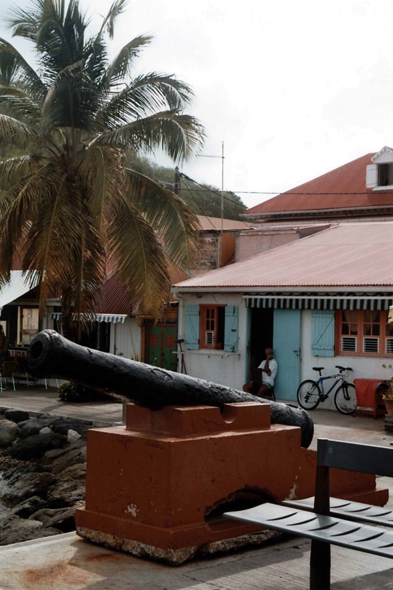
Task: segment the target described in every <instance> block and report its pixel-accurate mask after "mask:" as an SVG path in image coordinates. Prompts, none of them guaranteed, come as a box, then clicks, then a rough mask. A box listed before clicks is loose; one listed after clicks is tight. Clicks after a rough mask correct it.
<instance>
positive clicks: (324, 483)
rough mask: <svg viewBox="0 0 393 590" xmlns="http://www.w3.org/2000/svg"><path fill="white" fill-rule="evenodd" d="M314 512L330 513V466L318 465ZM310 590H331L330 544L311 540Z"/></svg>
mask: <svg viewBox="0 0 393 590" xmlns="http://www.w3.org/2000/svg"><path fill="white" fill-rule="evenodd" d="M314 512H316V513H317V514H324V515H326V516H328V515H329V512H330V498H329V467H325V466H321V465H317V475H316V482H315V502H314ZM310 590H330V544H329V543H322V542H321V541H311V559H310Z"/></svg>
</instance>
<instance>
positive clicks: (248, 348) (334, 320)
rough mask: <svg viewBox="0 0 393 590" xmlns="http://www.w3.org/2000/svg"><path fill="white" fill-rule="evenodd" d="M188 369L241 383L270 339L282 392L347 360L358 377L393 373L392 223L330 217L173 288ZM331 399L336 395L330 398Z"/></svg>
mask: <svg viewBox="0 0 393 590" xmlns="http://www.w3.org/2000/svg"><path fill="white" fill-rule="evenodd" d="M173 293H174V295H175V297H176V298H177V299H178V300H179V338H180V339H184V348H183V352H181V351H180V350H178V354H179V355H180V356H183V357H184V359H185V365H186V368H187V372H188V374H190V375H193V376H195V377H200V378H204V379H208V380H211V381H215V382H218V383H222V384H225V385H230V386H233V387H236V388H238V389H239V388H241V387H242V384H243V383H244V382H245V381H247V380H248V376H249V369H250V367H255V366H257V365H258V364H259V363H260V362H261V360H262V359H263V351H264V349H265V347H266V346H273V348H274V351H275V358H276V359H277V362H278V366H279V369H278V374H277V379H276V388H275V389H276V396H277V397H278V398H281V399H286V400H288V401H295V400H296V391H297V387H298V385H299V383H300V382H301V381H302V380H304V379H307V378H313V377H315V376H316V375H317V374H316V373H315V372H314V371H313V369H312V367H314V366H318V367H321V366H322V367H325V368H326V371H325V374H331V373H334V372H335V365H345V366H351V367H352V368H353V370H354V373H353V377H354V378H356V377H358V378H359V377H363V378H378V379H379V378H380V379H381V380H382V379H385V378H387V377H390V376H391V374H392V373H393V369H392V368H389V367H387V368H384V367H383V365H389V363H391V364H393V327H392V325H387V313H388V308H389V306H390V305H392V304H393V221H390V222H368V223H367V222H361V223H342V224H331V225H330V226H329V227H328V228H327V229H324V230H322V231H320V232H318V233H316V234H313V235H310V236H308V237H304V238H303V239H299V240H296V241H294V242H291V243H289V244H285V245H283V246H281V247H278V248H274V249H272V250H269V251H265V252H262V253H260V254H257V255H255V256H252V257H251V258H248V259H247V260H243V261H240V262H236V263H234V264H232V265H230V266H227V267H224V268H220V269H217V270H214V271H211V272H208V273H206V274H205V275H202V276H199V277H194V278H191V279H189V280H187V281H184V282H182V283H179V284H177V285H175V286H174V287H173ZM330 401H331V400H330Z"/></svg>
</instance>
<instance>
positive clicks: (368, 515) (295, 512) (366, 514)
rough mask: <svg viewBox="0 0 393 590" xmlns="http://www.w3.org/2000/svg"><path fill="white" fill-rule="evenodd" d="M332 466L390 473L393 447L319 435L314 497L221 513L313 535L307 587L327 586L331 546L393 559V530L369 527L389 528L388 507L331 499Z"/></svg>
mask: <svg viewBox="0 0 393 590" xmlns="http://www.w3.org/2000/svg"><path fill="white" fill-rule="evenodd" d="M330 467H334V468H337V469H347V470H350V471H359V472H362V473H373V474H377V475H385V476H390V477H393V449H390V448H384V447H376V446H372V445H363V444H356V443H348V442H341V441H335V440H328V439H319V440H318V454H317V474H316V485H315V497H314V498H307V499H305V500H298V501H291V502H290V501H286V502H284V503H283V505H277V504H270V503H265V504H261V505H260V506H255V507H254V508H250V509H248V510H240V511H238V512H226V513H225V514H224V516H226V517H228V518H232V519H235V520H240V521H242V522H247V523H252V524H256V525H261V526H263V527H265V528H269V529H274V530H278V531H282V532H285V533H289V534H292V535H299V536H303V537H307V538H309V539H311V560H310V562H311V563H310V590H329V589H330V545H339V546H341V547H347V548H349V549H355V550H357V551H364V552H366V553H372V554H374V555H380V556H382V557H390V558H393V532H390V531H386V530H384V529H381V528H379V527H377V526H369V524H378V525H382V526H385V527H393V513H392V511H391V510H386V509H384V508H380V507H376V506H369V505H368V504H361V503H359V502H350V501H348V500H340V499H339V498H330V497H329V468H330ZM330 501H331V506H330ZM363 522H364V523H367V524H361V523H363Z"/></svg>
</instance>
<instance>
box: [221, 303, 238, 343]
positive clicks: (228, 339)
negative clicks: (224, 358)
mask: <svg viewBox="0 0 393 590" xmlns="http://www.w3.org/2000/svg"><path fill="white" fill-rule="evenodd" d="M238 323H239V308H238V307H237V306H236V305H227V306H226V307H225V336H224V350H225V351H226V352H237V341H238Z"/></svg>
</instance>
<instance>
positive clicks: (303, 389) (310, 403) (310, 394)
mask: <svg viewBox="0 0 393 590" xmlns="http://www.w3.org/2000/svg"><path fill="white" fill-rule="evenodd" d="M320 395H321V390H320V389H319V385H318V383H317V382H316V381H311V379H309V380H307V381H303V382H302V383H301V384H300V385H299V387H298V390H297V401H298V402H299V405H300V406H301V407H302V408H303V409H304V410H315V408H316V407H317V405H318V404H319V402H320V401H321V399H320Z"/></svg>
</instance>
